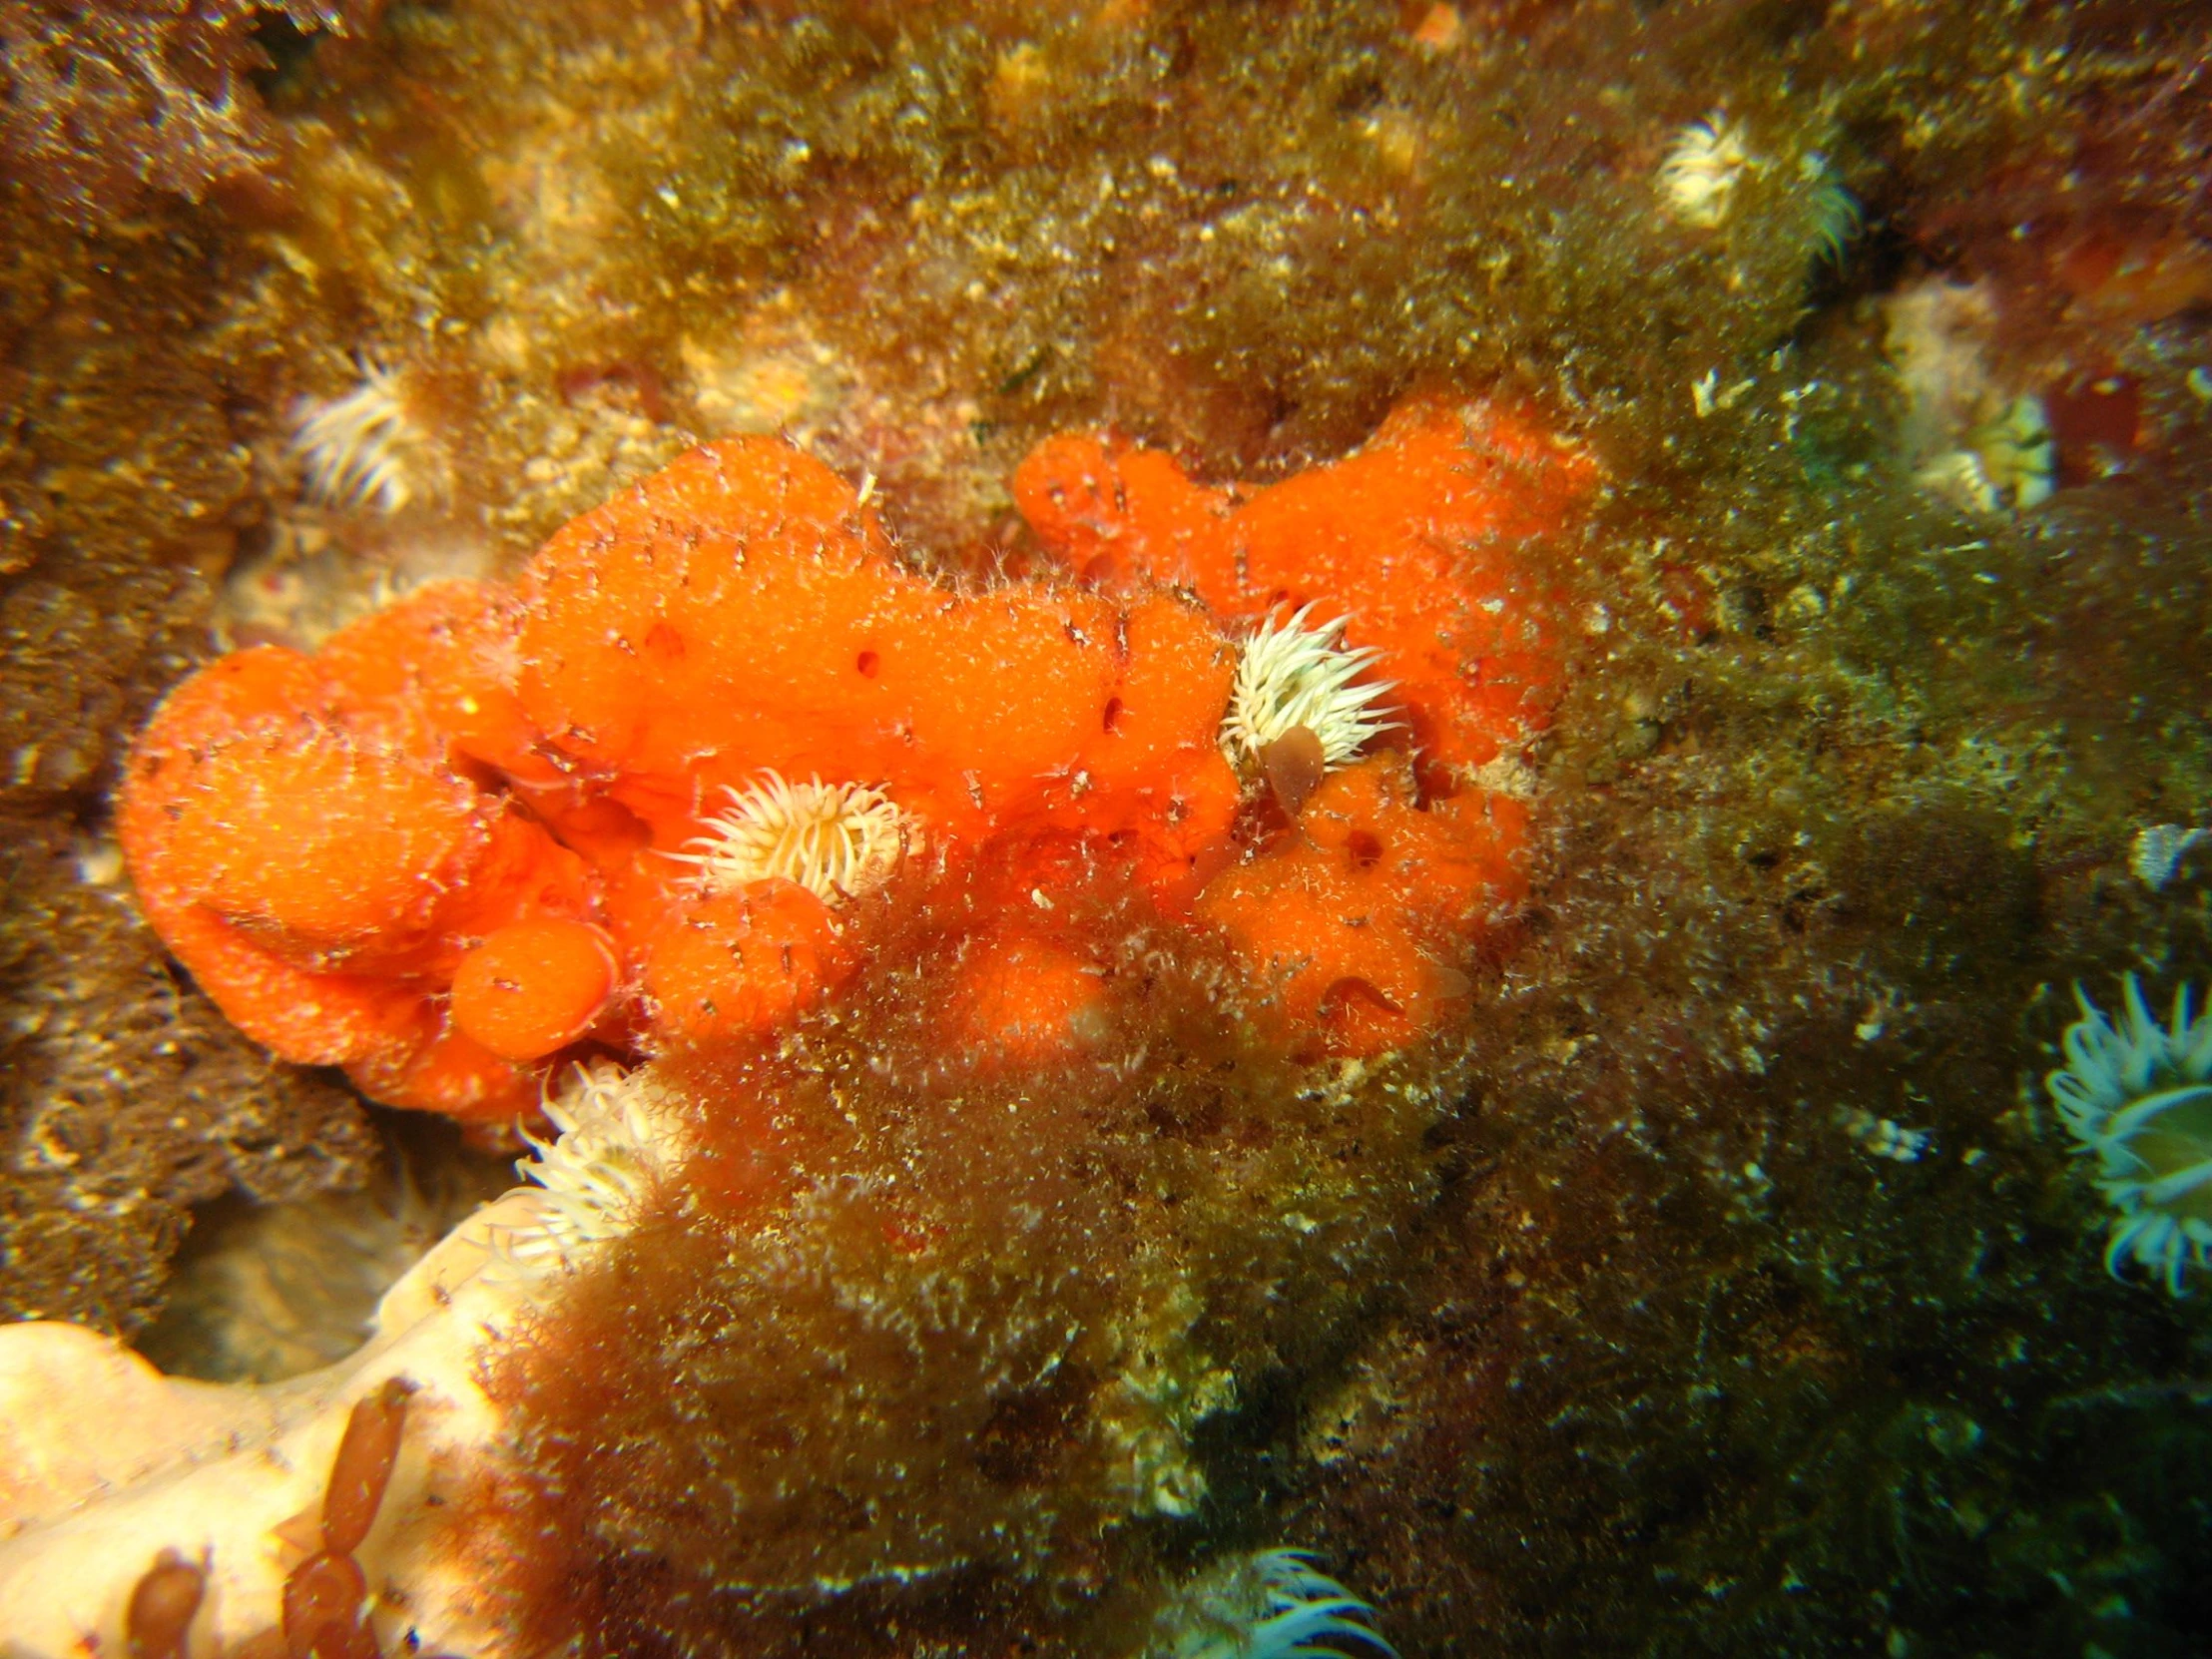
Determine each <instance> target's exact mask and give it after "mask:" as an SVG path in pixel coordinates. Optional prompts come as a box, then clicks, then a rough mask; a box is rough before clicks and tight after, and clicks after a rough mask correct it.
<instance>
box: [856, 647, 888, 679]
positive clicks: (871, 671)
mask: <svg viewBox="0 0 2212 1659" xmlns="http://www.w3.org/2000/svg"><path fill="white" fill-rule="evenodd" d="M852 666H853V667H854V668H856V669H858V670H859V671H860V678H861V679H863V680H872V679H874V678H875V671H876V670H877V669H879V668H881V667H882V666H883V659H882V658H880V657H878V656H877V655H876V654H875V653H874V652H872V651H863V652H861V653H860V654H859V656H858V657H856V658H854V659H853V663H852Z"/></svg>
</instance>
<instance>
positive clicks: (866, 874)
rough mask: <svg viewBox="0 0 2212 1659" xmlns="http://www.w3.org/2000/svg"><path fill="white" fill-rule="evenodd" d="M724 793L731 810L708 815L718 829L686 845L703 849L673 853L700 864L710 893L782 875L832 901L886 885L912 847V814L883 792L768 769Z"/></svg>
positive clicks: (703, 883) (710, 825)
mask: <svg viewBox="0 0 2212 1659" xmlns="http://www.w3.org/2000/svg"><path fill="white" fill-rule="evenodd" d="M725 793H726V794H727V795H728V796H729V798H730V810H729V811H728V812H726V813H724V814H722V816H721V817H719V818H711V819H708V820H706V821H705V822H706V825H707V828H708V830H711V831H712V833H710V834H705V835H699V836H695V837H694V838H693V839H691V840H689V841H686V842H685V843H684V844H685V845H687V846H693V847H697V848H698V849H699V850H698V851H696V852H672V853H670V854H669V856H670V857H672V858H679V859H682V860H683V861H684V862H685V863H688V864H693V865H696V866H697V867H698V870H699V884H700V886H701V887H702V888H703V889H704V890H705V891H708V892H728V891H731V890H733V889H735V888H738V887H742V886H744V885H745V884H746V883H747V882H748V881H766V880H769V879H771V878H772V877H782V878H783V879H784V880H786V881H796V882H798V883H799V884H800V885H801V886H803V887H805V888H806V889H807V890H808V891H809V892H811V893H813V894H814V895H815V896H816V897H818V898H820V899H822V900H823V901H824V902H825V903H834V902H835V901H836V900H837V899H838V898H839V897H844V896H854V895H857V894H860V893H865V892H872V891H874V890H875V889H876V888H877V887H879V886H881V885H882V884H883V883H884V882H885V881H887V880H889V879H890V875H891V871H892V870H894V869H896V868H897V867H898V860H899V858H900V857H901V856H902V855H903V854H904V852H905V850H906V842H907V839H908V831H907V821H906V818H905V816H904V815H903V814H902V813H900V812H899V810H898V808H897V807H896V806H895V805H893V804H892V802H891V799H890V797H888V796H887V795H885V794H884V793H883V792H882V791H881V790H875V789H868V788H866V787H864V786H862V785H859V784H825V783H824V782H823V781H822V780H821V779H820V778H810V779H809V780H808V781H807V782H806V783H804V784H794V783H791V782H790V781H788V780H787V779H786V778H785V777H784V776H783V775H782V774H781V773H777V772H766V773H763V774H762V775H761V781H760V782H759V783H757V784H755V785H754V786H753V787H752V788H751V789H749V790H729V791H726V792H725Z"/></svg>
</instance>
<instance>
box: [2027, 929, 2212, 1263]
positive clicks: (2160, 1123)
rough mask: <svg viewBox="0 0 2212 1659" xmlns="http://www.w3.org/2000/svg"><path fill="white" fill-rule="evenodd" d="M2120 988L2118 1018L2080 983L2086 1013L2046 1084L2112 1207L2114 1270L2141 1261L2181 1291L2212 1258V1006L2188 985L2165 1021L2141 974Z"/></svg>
mask: <svg viewBox="0 0 2212 1659" xmlns="http://www.w3.org/2000/svg"><path fill="white" fill-rule="evenodd" d="M2123 992H2124V996H2123V1000H2124V1004H2125V1006H2124V1007H2123V1008H2122V1010H2121V1013H2120V1016H2119V1018H2118V1019H2117V1020H2114V1019H2113V1018H2112V1017H2111V1016H2110V1015H2108V1014H2106V1013H2105V1012H2104V1010H2103V1009H2101V1008H2099V1007H2098V1006H2097V1005H2096V1004H2095V1003H2093V1002H2091V1001H2090V1000H2089V998H2088V997H2087V996H2086V995H2085V994H2083V993H2082V992H2081V990H2080V989H2079V988H2078V987H2077V988H2076V989H2075V992H2074V995H2075V998H2076V999H2077V1000H2078V1001H2079V1002H2080V1004H2081V1017H2080V1018H2079V1019H2077V1020H2076V1021H2074V1023H2073V1024H2071V1025H2069V1026H2068V1027H2066V1032H2065V1036H2064V1039H2063V1043H2064V1049H2065V1055H2066V1063H2065V1065H2063V1066H2062V1067H2060V1068H2059V1069H2058V1070H2056V1071H2054V1072H2052V1073H2051V1074H2050V1077H2049V1079H2048V1084H2047V1086H2048V1088H2049V1090H2050V1097H2051V1101H2052V1103H2053V1104H2054V1105H2055V1106H2056V1107H2057V1109H2058V1115H2059V1117H2060V1119H2061V1120H2062V1121H2063V1122H2064V1123H2065V1125H2066V1129H2067V1131H2068V1132H2069V1133H2070V1134H2071V1135H2072V1136H2073V1139H2074V1150H2075V1152H2076V1153H2077V1154H2079V1155H2080V1156H2082V1157H2085V1158H2094V1159H2095V1160H2096V1161H2097V1186H2098V1187H2099V1188H2100V1189H2101V1190H2102V1191H2103V1193H2104V1196H2105V1198H2106V1199H2107V1200H2108V1201H2109V1202H2110V1203H2111V1205H2112V1208H2113V1210H2114V1212H2115V1214H2114V1215H2113V1218H2112V1233H2111V1239H2110V1242H2109V1243H2108V1244H2107V1245H2106V1246H2105V1251H2104V1263H2105V1266H2106V1268H2108V1269H2109V1270H2110V1271H2111V1272H2112V1273H2113V1274H2115V1275H2117V1274H2118V1273H2119V1271H2120V1269H2121V1267H2122V1265H2123V1264H2125V1263H2127V1262H2131V1261H2132V1262H2134V1263H2136V1264H2137V1265H2138V1266H2140V1267H2142V1268H2145V1269H2147V1270H2148V1271H2149V1272H2150V1273H2151V1274H2152V1275H2153V1276H2154V1277H2156V1278H2158V1279H2160V1280H2163V1281H2164V1283H2165V1286H2166V1289H2167V1290H2168V1291H2170V1292H2171V1293H2172V1294H2173V1295H2175V1296H2180V1295H2181V1294H2182V1278H2183V1275H2184V1274H2185V1273H2186V1271H2187V1270H2188V1268H2189V1267H2190V1266H2191V1265H2192V1264H2193V1265H2195V1266H2196V1267H2199V1268H2205V1267H2212V1012H2206V1013H2193V1012H2192V1010H2191V1006H2190V1003H2191V998H2192V992H2191V989H2190V987H2189V986H2187V985H2183V986H2181V987H2180V988H2179V989H2177V990H2176V991H2175V992H2174V1000H2173V1011H2172V1014H2171V1016H2170V1017H2169V1018H2168V1020H2167V1021H2166V1023H2164V1024H2160V1023H2159V1021H2158V1019H2157V1017H2156V1016H2155V1015H2154V1014H2152V1013H2151V1011H2150V1007H2149V1005H2148V1004H2147V1003H2146V1002H2145V1001H2144V1000H2143V991H2142V987H2141V986H2140V985H2139V984H2137V983H2136V979H2135V976H2134V975H2133V974H2132V973H2131V974H2129V975H2127V977H2126V979H2125V980H2124V981H2123Z"/></svg>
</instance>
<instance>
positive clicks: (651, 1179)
mask: <svg viewBox="0 0 2212 1659" xmlns="http://www.w3.org/2000/svg"><path fill="white" fill-rule="evenodd" d="M544 1110H545V1115H546V1116H547V1117H548V1118H549V1119H551V1120H552V1123H553V1127H554V1128H555V1130H557V1131H558V1133H557V1134H556V1135H555V1136H554V1138H553V1139H552V1140H550V1141H541V1140H539V1139H538V1138H537V1137H536V1136H534V1135H530V1134H527V1133H525V1134H524V1136H523V1138H524V1139H525V1140H527V1141H528V1142H529V1143H530V1146H531V1149H532V1150H533V1151H534V1152H535V1153H536V1154H537V1156H536V1157H535V1158H530V1159H525V1160H523V1161H522V1162H520V1163H518V1164H516V1165H515V1168H516V1169H517V1170H518V1171H519V1172H520V1173H521V1174H522V1175H524V1176H525V1177H527V1178H528V1179H529V1180H531V1181H534V1182H536V1183H537V1185H538V1188H539V1189H540V1191H539V1192H538V1193H537V1195H536V1196H537V1198H538V1204H537V1207H536V1211H535V1214H534V1215H533V1216H532V1219H531V1221H530V1223H529V1224H528V1225H525V1226H521V1227H516V1228H514V1229H513V1230H511V1231H509V1232H507V1233H505V1234H503V1235H502V1236H501V1238H500V1241H499V1242H500V1254H501V1255H502V1256H503V1257H504V1258H505V1259H506V1260H507V1261H509V1262H510V1263H512V1264H514V1265H515V1266H516V1267H519V1268H521V1269H522V1270H523V1271H524V1272H526V1273H529V1274H539V1273H543V1272H546V1271H548V1270H549V1269H551V1268H553V1267H555V1266H564V1267H565V1266H568V1265H570V1264H572V1263H574V1262H575V1261H576V1259H577V1258H578V1257H579V1256H580V1255H581V1254H582V1253H583V1252H584V1251H586V1250H588V1249H589V1248H590V1247H591V1246H593V1245H596V1244H601V1243H604V1242H605V1241H607V1240H609V1239H617V1238H620V1237H622V1235H623V1234H625V1233H627V1232H629V1230H630V1228H631V1227H632V1225H633V1224H634V1223H635V1221H636V1218H637V1212H638V1207H639V1205H640V1204H641V1203H643V1201H644V1200H645V1198H646V1196H647V1194H648V1193H649V1192H650V1191H651V1190H652V1188H653V1186H654V1185H655V1184H656V1183H657V1182H658V1181H659V1180H660V1179H661V1177H662V1176H663V1175H664V1174H665V1173H666V1171H667V1169H668V1166H669V1163H670V1160H671V1157H672V1154H673V1150H674V1147H673V1143H674V1140H675V1138H676V1126H675V1123H674V1120H673V1114H672V1112H671V1110H670V1106H669V1102H668V1099H667V1096H666V1094H665V1092H664V1091H663V1089H662V1088H661V1086H660V1085H659V1084H658V1083H657V1082H656V1081H655V1080H654V1078H653V1075H652V1073H651V1072H650V1071H647V1070H644V1069H642V1068H641V1069H637V1070H632V1071H624V1070H623V1069H622V1068H621V1067H620V1066H617V1065H613V1064H610V1063H607V1062H604V1061H603V1062H601V1063H600V1064H598V1065H593V1066H577V1067H576V1068H575V1069H574V1070H573V1072H572V1073H571V1074H570V1077H569V1080H568V1083H567V1086H566V1087H564V1088H563V1089H562V1090H561V1091H560V1093H559V1094H558V1095H553V1096H549V1097H548V1098H547V1099H546V1101H545V1105H544Z"/></svg>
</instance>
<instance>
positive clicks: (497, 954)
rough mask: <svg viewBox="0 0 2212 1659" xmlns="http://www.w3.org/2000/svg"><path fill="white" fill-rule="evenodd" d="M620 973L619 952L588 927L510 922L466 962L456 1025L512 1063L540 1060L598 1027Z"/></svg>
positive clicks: (456, 978) (459, 979) (551, 920)
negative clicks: (593, 1025) (616, 975)
mask: <svg viewBox="0 0 2212 1659" xmlns="http://www.w3.org/2000/svg"><path fill="white" fill-rule="evenodd" d="M615 971H616V962H615V954H614V947H613V946H612V944H611V943H610V942H609V941H608V938H607V935H606V934H605V933H604V932H602V931H601V930H600V929H598V928H597V927H594V926H592V925H591V924H590V923H589V922H582V921H568V920H563V919H560V918H557V917H541V918H538V919H536V920H531V921H517V922H511V923H509V924H508V925H507V926H505V927H502V928H500V929H499V930H498V931H497V932H496V933H493V934H492V935H491V937H489V938H487V939H486V940H485V941H484V942H483V943H482V944H480V945H478V946H477V947H476V948H475V949H474V950H472V951H470V952H469V953H468V954H467V955H466V956H464V957H463V958H462V959H461V965H460V968H459V969H458V971H456V972H455V973H454V975H453V1023H454V1024H455V1025H456V1026H458V1027H459V1028H460V1029H461V1030H462V1031H464V1032H466V1033H467V1034H468V1035H469V1036H470V1037H472V1038H474V1039H475V1040H476V1041H477V1042H479V1043H481V1044H483V1046H484V1047H486V1048H488V1049H490V1050H491V1052H492V1053H494V1054H497V1055H500V1056H502V1057H503V1058H505V1059H509V1060H541V1059H543V1058H544V1057H545V1056H546V1055H548V1054H551V1053H553V1052H555V1051H556V1050H558V1049H563V1048H566V1047H567V1046H568V1045H569V1044H570V1043H572V1042H574V1041H575V1040H576V1039H577V1038H578V1037H581V1036H582V1035H583V1034H584V1033H585V1032H586V1031H589V1030H590V1029H591V1027H592V1022H593V1021H594V1020H596V1019H598V1017H599V1015H600V1013H601V1011H602V1010H603V1009H604V1008H605V1007H606V1006H607V999H608V997H609V996H611V995H612V994H613V992H614V988H615Z"/></svg>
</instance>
